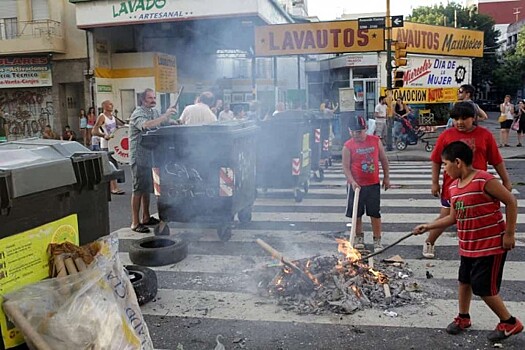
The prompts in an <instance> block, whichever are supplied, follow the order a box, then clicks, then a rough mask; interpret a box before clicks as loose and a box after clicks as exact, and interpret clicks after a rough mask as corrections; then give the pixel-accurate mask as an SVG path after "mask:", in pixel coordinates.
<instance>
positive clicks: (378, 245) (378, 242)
mask: <svg viewBox="0 0 525 350" xmlns="http://www.w3.org/2000/svg"><path fill="white" fill-rule="evenodd" d="M380 250H383V245H382V244H381V238H374V253H375V252H378V251H380Z"/></svg>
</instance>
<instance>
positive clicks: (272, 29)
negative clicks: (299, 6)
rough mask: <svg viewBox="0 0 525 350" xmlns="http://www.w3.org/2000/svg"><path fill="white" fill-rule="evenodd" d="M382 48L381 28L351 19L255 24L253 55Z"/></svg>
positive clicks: (382, 34) (383, 40) (339, 51)
mask: <svg viewBox="0 0 525 350" xmlns="http://www.w3.org/2000/svg"><path fill="white" fill-rule="evenodd" d="M384 48H385V38H384V33H383V29H367V30H358V25H357V21H355V20H354V21H335V22H317V23H299V24H281V25H273V26H262V27H256V28H255V54H256V55H257V56H280V55H304V54H322V53H345V52H369V51H383V50H384Z"/></svg>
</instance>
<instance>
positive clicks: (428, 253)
mask: <svg viewBox="0 0 525 350" xmlns="http://www.w3.org/2000/svg"><path fill="white" fill-rule="evenodd" d="M423 256H424V257H425V258H427V259H434V245H433V244H432V243H430V242H425V244H423Z"/></svg>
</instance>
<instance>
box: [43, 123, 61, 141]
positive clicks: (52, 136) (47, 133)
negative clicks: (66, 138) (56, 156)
mask: <svg viewBox="0 0 525 350" xmlns="http://www.w3.org/2000/svg"><path fill="white" fill-rule="evenodd" d="M42 138H43V139H48V140H57V139H58V136H57V134H56V133H55V132H54V131H53V129H51V125H49V124H47V125H46V126H45V127H44V131H43V132H42Z"/></svg>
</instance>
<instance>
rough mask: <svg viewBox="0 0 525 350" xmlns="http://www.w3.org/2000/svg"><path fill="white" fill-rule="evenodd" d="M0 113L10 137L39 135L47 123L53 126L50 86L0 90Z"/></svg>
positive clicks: (53, 114)
mask: <svg viewBox="0 0 525 350" xmlns="http://www.w3.org/2000/svg"><path fill="white" fill-rule="evenodd" d="M0 113H2V114H3V116H4V119H5V120H6V123H7V127H8V129H7V130H8V132H9V137H10V138H13V139H19V138H24V137H40V136H41V134H42V131H43V130H44V127H45V126H46V125H47V124H49V125H51V127H53V119H54V117H55V108H54V107H53V98H52V95H51V88H37V89H17V90H11V89H10V90H0Z"/></svg>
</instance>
